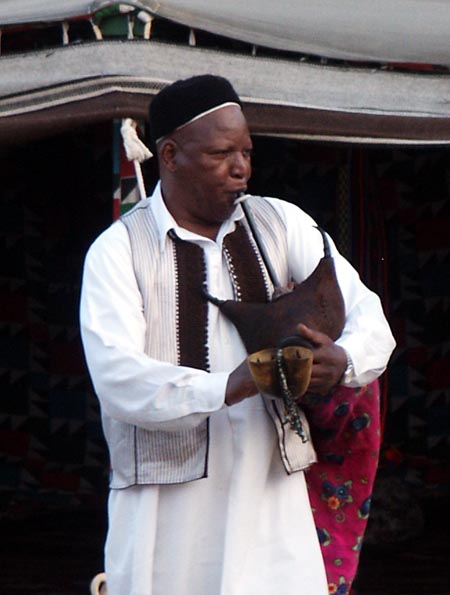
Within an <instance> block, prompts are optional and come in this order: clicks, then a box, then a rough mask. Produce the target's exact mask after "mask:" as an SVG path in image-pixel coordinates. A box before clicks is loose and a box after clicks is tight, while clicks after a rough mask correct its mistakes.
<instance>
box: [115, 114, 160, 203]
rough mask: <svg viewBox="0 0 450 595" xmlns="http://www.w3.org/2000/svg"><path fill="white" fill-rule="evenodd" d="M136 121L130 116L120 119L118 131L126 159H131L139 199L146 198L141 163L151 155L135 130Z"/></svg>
mask: <svg viewBox="0 0 450 595" xmlns="http://www.w3.org/2000/svg"><path fill="white" fill-rule="evenodd" d="M136 126H137V124H136V122H135V121H134V120H132V119H131V118H126V119H124V120H122V126H121V128H120V132H121V133H122V139H123V146H124V149H125V154H126V156H127V159H128V161H132V162H133V165H134V171H135V172H136V179H137V182H138V187H139V194H140V196H141V200H142V199H144V198H146V196H147V193H146V191H145V185H144V178H143V176H142V169H141V163H142V162H143V161H146V160H147V159H150V157H153V153H152V152H151V151H150V149H149V148H148V147H147V146H146V145H145V144H144V143H143V142H142V141H141V140H140V138H139V137H138V135H137V132H136Z"/></svg>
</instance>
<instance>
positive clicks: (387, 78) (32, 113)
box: [0, 0, 450, 144]
mask: <svg viewBox="0 0 450 595" xmlns="http://www.w3.org/2000/svg"><path fill="white" fill-rule="evenodd" d="M380 1H381V2H382V3H383V2H384V0H380ZM112 4H115V3H113V2H109V1H107V0H102V1H100V0H97V1H94V2H83V1H81V0H65V2H59V1H57V2H56V1H54V0H45V1H43V0H27V1H25V0H0V23H3V24H9V25H13V24H14V23H16V24H17V23H25V22H27V23H30V22H35V23H37V22H42V21H46V22H54V20H58V19H65V18H70V17H72V16H80V15H85V16H86V15H89V14H92V13H94V12H95V11H97V10H99V9H102V8H104V7H108V6H110V5H112ZM129 4H132V5H136V6H138V7H139V8H142V7H145V8H146V9H148V10H151V11H152V12H153V13H156V14H158V15H162V16H167V17H170V18H172V19H174V20H176V21H178V22H184V23H185V24H187V25H190V24H192V25H195V26H196V27H199V28H200V27H203V28H205V29H207V28H210V29H211V30H214V31H215V32H217V33H227V34H229V35H230V36H234V35H236V37H238V36H240V37H242V38H244V37H245V35H247V34H248V35H249V36H253V35H256V32H257V31H259V32H260V33H261V35H260V36H258V35H259V34H258V35H256V36H253V37H251V39H250V37H249V38H248V40H249V41H250V40H251V41H254V42H255V43H256V42H257V43H266V44H267V45H270V44H272V43H273V45H274V46H275V47H277V48H279V49H283V47H286V44H289V43H290V41H289V40H291V41H293V42H295V44H296V45H295V44H294V45H295V47H296V48H297V49H299V48H300V47H303V48H304V47H306V46H303V45H302V44H303V43H304V42H305V40H307V39H309V38H311V39H312V38H314V39H315V40H316V41H317V40H318V39H320V38H321V35H322V33H323V32H324V31H328V32H329V30H330V27H329V26H328V25H329V24H330V23H332V24H333V28H334V29H336V32H338V31H340V32H342V31H343V30H344V29H345V27H344V26H343V27H342V28H341V29H339V27H338V24H339V23H340V22H341V21H340V20H339V19H338V18H337V17H336V10H335V8H336V6H339V9H340V10H341V11H343V10H344V9H345V10H347V11H348V15H347V17H348V19H350V21H351V19H352V18H354V17H355V16H358V18H361V23H360V26H361V27H362V24H364V28H362V29H355V30H354V31H353V32H352V34H351V35H350V34H349V32H348V30H347V29H348V27H347V29H345V30H346V31H347V33H346V35H345V37H346V44H347V45H346V44H343V45H342V46H341V50H340V55H342V56H344V55H346V52H347V51H348V49H349V47H350V45H349V44H357V45H358V44H359V50H358V52H359V51H361V52H362V54H361V55H365V51H366V49H367V48H368V47H369V45H370V43H369V42H370V35H369V34H368V33H367V35H366V32H367V31H368V30H369V29H372V30H373V31H375V30H376V29H377V27H378V25H376V24H377V23H379V22H378V21H377V20H374V21H371V20H370V19H372V18H373V19H374V18H375V17H373V16H372V13H370V7H371V6H372V3H371V2H369V1H368V0H359V2H358V6H359V8H358V9H356V2H353V0H344V1H340V2H332V1H330V0H328V1H327V2H325V1H323V0H318V1H317V2H316V3H314V9H315V11H317V15H316V20H315V25H314V27H313V30H312V31H313V32H312V33H311V31H308V34H306V32H305V31H304V30H303V28H304V27H305V23H307V22H309V21H308V18H312V13H311V12H310V9H309V3H308V2H303V0H297V2H295V3H293V2H288V1H286V0H283V1H280V2H279V3H277V4H276V5H274V4H273V3H269V2H267V1H266V0H248V2H246V3H238V2H236V1H235V0H229V2H227V3H225V4H224V5H222V4H223V3H219V2H218V1H217V0H210V1H209V2H207V1H206V0H204V1H203V2H202V1H201V0H188V1H187V0H169V1H167V2H165V1H161V2H153V1H152V0H142V1H140V2H129ZM376 4H377V11H376V12H377V13H383V10H381V8H380V4H379V3H376ZM409 4H411V6H409V8H410V9H411V10H413V8H415V10H414V11H413V14H414V15H416V16H419V14H422V11H424V15H423V18H425V21H424V22H422V23H421V30H422V32H423V31H425V30H426V31H428V33H430V30H429V29H428V24H429V26H430V27H431V26H433V27H434V26H435V23H434V18H435V17H436V15H437V14H440V15H441V19H438V21H439V23H437V24H436V30H434V29H433V35H431V34H429V41H430V43H429V44H428V45H427V48H428V49H430V48H433V47H434V43H435V41H436V39H440V37H439V32H440V27H441V26H443V25H444V24H445V25H447V24H448V19H449V16H450V9H448V10H446V11H441V9H443V7H444V5H447V6H448V4H449V0H445V1H438V2H431V1H430V0H411V1H410V0H389V5H392V6H394V7H395V8H396V9H400V7H403V9H404V10H406V8H407V7H408V6H407V5H409ZM412 5H414V7H413V6H412ZM252 7H253V8H252ZM425 7H428V8H427V9H426V8H425ZM425 13H426V14H425ZM444 13H445V14H444ZM383 14H384V16H385V17H386V18H387V17H388V15H391V16H392V18H393V21H392V23H390V24H387V23H385V25H386V27H385V29H383V28H382V27H381V24H379V26H380V30H379V31H378V33H377V35H378V42H377V44H378V47H379V49H380V51H384V49H385V48H384V46H385V43H384V37H383V35H384V33H385V32H392V31H393V29H395V27H394V25H395V24H396V26H397V34H398V35H400V29H401V28H402V27H406V26H407V27H409V28H408V35H407V37H408V36H409V34H411V31H413V29H411V28H410V27H411V26H412V24H413V21H414V19H413V20H411V19H410V18H409V17H408V19H406V20H405V19H403V20H402V19H400V18H394V16H393V13H392V11H391V12H389V10H388V8H387V6H386V11H384V13H383ZM396 14H397V13H396ZM308 15H309V17H308ZM397 16H398V15H397ZM294 17H295V18H294ZM307 17H308V18H307ZM347 17H346V18H347ZM444 17H445V18H444ZM305 19H306V20H305ZM333 19H335V20H333ZM426 19H428V20H426ZM341 20H342V18H341ZM344 20H345V19H344ZM388 20H389V19H388ZM350 21H349V22H350ZM346 22H347V21H346ZM414 22H415V21H414ZM295 23H297V24H295ZM327 23H328V25H327ZM427 23H428V24H427ZM416 24H417V23H416ZM231 25H233V27H234V28H233V27H232V26H231ZM288 25H289V26H288ZM312 25H313V23H311V26H312ZM369 25H370V26H369ZM375 25H376V26H375ZM438 25H439V26H438ZM327 27H328V28H327ZM306 29H308V27H306ZM366 30H367V31H366ZM445 30H446V35H447V31H448V27H447V26H446V27H445ZM263 33H264V35H263ZM394 37H395V35H393V38H394ZM411 39H412V40H413V42H414V44H413V45H414V46H415V47H417V48H419V47H421V42H420V37H417V36H416V37H415V36H414V35H413V36H412V37H411ZM323 40H324V43H325V42H326V43H327V44H328V45H326V47H327V48H328V50H330V47H331V45H330V44H331V37H329V36H328V34H327V35H325V36H324V37H323ZM328 42H329V43H328ZM408 43H409V41H408ZM283 44H284V45H283ZM407 45H408V44H406V45H405V47H407ZM323 47H325V46H323ZM438 47H439V51H441V52H443V55H440V57H442V58H445V57H446V54H445V52H447V51H448V50H449V48H450V46H449V44H448V43H447V38H446V41H445V43H443V42H442V44H440V43H437V45H436V48H438ZM383 48H384V49H383ZM322 49H323V48H318V51H320V52H322ZM432 51H434V50H432ZM358 52H357V53H358ZM377 55H381V54H377ZM394 55H395V56H397V54H391V57H393V56H394ZM403 56H406V54H404V55H403ZM424 56H425V55H424V54H423V55H422V58H424ZM417 57H418V55H417V56H416V58H417ZM428 57H429V56H427V58H428ZM434 57H435V58H436V57H437V55H435V56H434ZM447 58H448V56H447ZM447 58H446V59H447ZM447 62H449V63H450V60H448V59H447ZM207 72H212V73H216V74H221V75H223V76H225V77H227V78H229V79H230V80H231V81H232V83H233V84H234V85H235V87H236V89H237V91H238V92H239V94H240V95H241V97H242V99H243V101H244V103H245V106H246V113H247V117H248V120H249V123H250V126H251V129H252V131H253V132H254V133H261V134H270V135H282V136H284V137H293V138H304V139H315V140H333V141H342V142H364V143H390V144H392V143H402V144H430V143H431V144H444V143H450V102H449V99H448V89H449V88H450V85H449V82H450V75H449V74H448V71H446V72H445V73H440V74H435V73H422V74H419V73H403V72H398V71H395V72H394V71H390V70H381V69H380V68H372V67H367V65H366V66H364V65H353V66H349V65H344V64H342V63H341V64H340V65H339V66H331V65H329V66H328V65H324V64H312V63H309V62H308V61H306V62H303V61H302V60H300V59H299V56H298V54H290V55H287V56H286V55H285V54H283V55H282V54H279V55H278V56H277V57H273V58H268V57H263V56H261V55H259V54H258V53H257V54H256V55H253V54H252V53H251V52H250V51H249V52H247V53H245V54H244V53H238V52H237V51H219V50H212V49H205V48H202V47H189V46H187V45H186V46H184V45H177V44H175V43H161V42H158V41H154V40H145V41H144V40H132V41H127V40H124V41H96V42H90V43H80V44H73V45H70V44H69V45H66V46H64V47H58V48H51V49H46V50H41V51H32V52H28V53H20V54H19V53H12V54H9V55H3V56H1V57H0V138H1V139H2V141H3V142H20V141H21V140H22V139H23V138H29V137H30V135H31V136H33V135H42V134H51V133H54V132H57V131H62V130H65V129H68V128H70V127H73V126H77V125H81V124H87V123H90V122H95V121H101V120H107V119H111V118H121V117H128V116H131V117H136V118H146V117H147V113H148V106H149V103H150V101H151V98H152V96H153V95H154V94H155V93H156V92H157V91H158V90H159V89H160V88H161V87H162V86H164V85H165V84H167V83H169V82H172V81H174V80H176V79H178V78H184V77H187V76H190V75H193V74H198V73H207Z"/></svg>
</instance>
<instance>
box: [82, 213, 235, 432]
mask: <svg viewBox="0 0 450 595" xmlns="http://www.w3.org/2000/svg"><path fill="white" fill-rule="evenodd" d="M131 258H132V257H131V249H130V243H129V238H128V233H127V231H126V229H125V227H124V225H123V224H122V223H121V222H116V223H115V224H114V225H112V226H111V227H110V228H108V229H107V230H106V231H105V232H104V233H103V234H102V235H101V236H100V237H99V238H98V239H97V240H96V241H95V242H94V244H93V245H92V246H91V248H90V250H89V252H88V254H87V256H86V260H85V266H84V273H83V284H82V292H81V305H80V324H81V335H82V341H83V346H84V350H85V355H86V360H87V364H88V368H89V372H90V374H91V378H92V381H93V384H94V388H95V391H96V393H97V395H98V398H99V400H100V402H101V405H102V408H103V410H104V412H105V413H106V414H107V415H109V416H111V417H112V418H114V419H117V420H120V421H123V422H127V423H130V424H133V425H137V426H140V427H142V428H145V429H164V430H171V429H173V430H175V429H178V428H180V427H183V428H186V427H188V426H195V425H197V424H199V423H200V422H201V421H203V420H204V419H205V418H206V417H207V416H208V415H209V414H210V413H211V412H212V411H217V410H219V409H220V408H221V407H223V405H224V397H225V389H226V384H227V381H228V376H229V374H228V373H225V372H223V373H222V372H218V373H213V374H210V373H207V372H204V371H202V370H197V369H193V368H188V367H182V366H175V365H172V364H169V363H165V362H161V361H157V360H155V359H152V358H150V357H148V356H147V355H146V354H145V353H144V337H145V319H144V315H143V311H142V298H141V294H140V292H139V289H138V287H137V283H136V279H135V275H134V272H133V265H132V260H131Z"/></svg>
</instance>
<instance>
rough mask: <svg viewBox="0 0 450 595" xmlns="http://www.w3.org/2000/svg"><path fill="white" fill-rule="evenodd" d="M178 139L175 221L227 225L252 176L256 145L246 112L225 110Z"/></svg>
mask: <svg viewBox="0 0 450 595" xmlns="http://www.w3.org/2000/svg"><path fill="white" fill-rule="evenodd" d="M173 140H174V141H175V143H176V153H175V157H174V160H173V164H174V169H173V173H174V180H175V182H176V189H177V196H176V199H175V200H176V208H175V209H176V211H177V212H175V213H173V214H174V216H175V218H176V219H177V221H178V223H180V224H183V222H184V223H186V222H189V221H191V222H194V223H198V224H202V223H206V224H209V225H211V224H213V225H214V224H216V225H217V224H220V223H222V222H223V221H225V220H226V219H228V218H229V217H230V215H231V214H232V212H233V211H234V208H235V206H234V201H235V200H236V198H237V197H238V196H239V194H240V193H242V192H245V191H246V189H247V182H248V179H249V178H250V174H251V151H252V148H253V146H252V141H251V138H250V135H249V132H248V127H247V123H246V120H245V118H244V116H243V114H242V111H241V110H240V108H239V107H238V106H227V107H223V108H220V109H218V110H216V111H214V112H212V113H211V114H208V115H207V116H203V117H202V118H200V119H199V120H197V121H195V122H192V123H191V124H188V125H187V126H185V127H184V128H182V129H180V130H178V131H177V132H176V133H175V134H174V135H173ZM172 206H173V205H172Z"/></svg>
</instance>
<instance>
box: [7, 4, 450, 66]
mask: <svg viewBox="0 0 450 595" xmlns="http://www.w3.org/2000/svg"><path fill="white" fill-rule="evenodd" d="M116 3H117V2H112V1H109V0H94V1H92V2H87V1H86V0H64V1H61V0H0V26H2V25H12V24H19V23H31V22H41V21H54V20H62V19H65V18H70V17H73V16H76V15H82V14H90V13H93V12H95V11H96V10H98V9H100V8H104V7H107V6H109V5H112V4H116ZM126 3H128V4H131V5H134V6H137V7H141V8H145V9H147V10H149V11H150V12H152V13H154V14H156V15H159V16H161V17H166V18H169V19H172V20H174V21H177V22H179V23H182V24H185V25H187V26H189V27H193V28H198V29H204V30H206V31H210V32H212V33H216V34H220V35H225V36H227V37H231V38H234V39H239V40H242V41H246V42H249V43H251V44H255V45H260V46H267V47H271V48H276V49H280V50H292V51H297V52H302V53H306V54H313V55H320V56H326V57H330V58H338V59H348V60H369V61H380V62H419V63H428V64H441V65H449V64H450V42H449V31H450V0H377V1H374V0H314V1H311V0H278V1H277V2H273V0H245V2H242V0H227V1H226V2H223V1H222V0H139V1H136V2H134V1H128V2H126Z"/></svg>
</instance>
